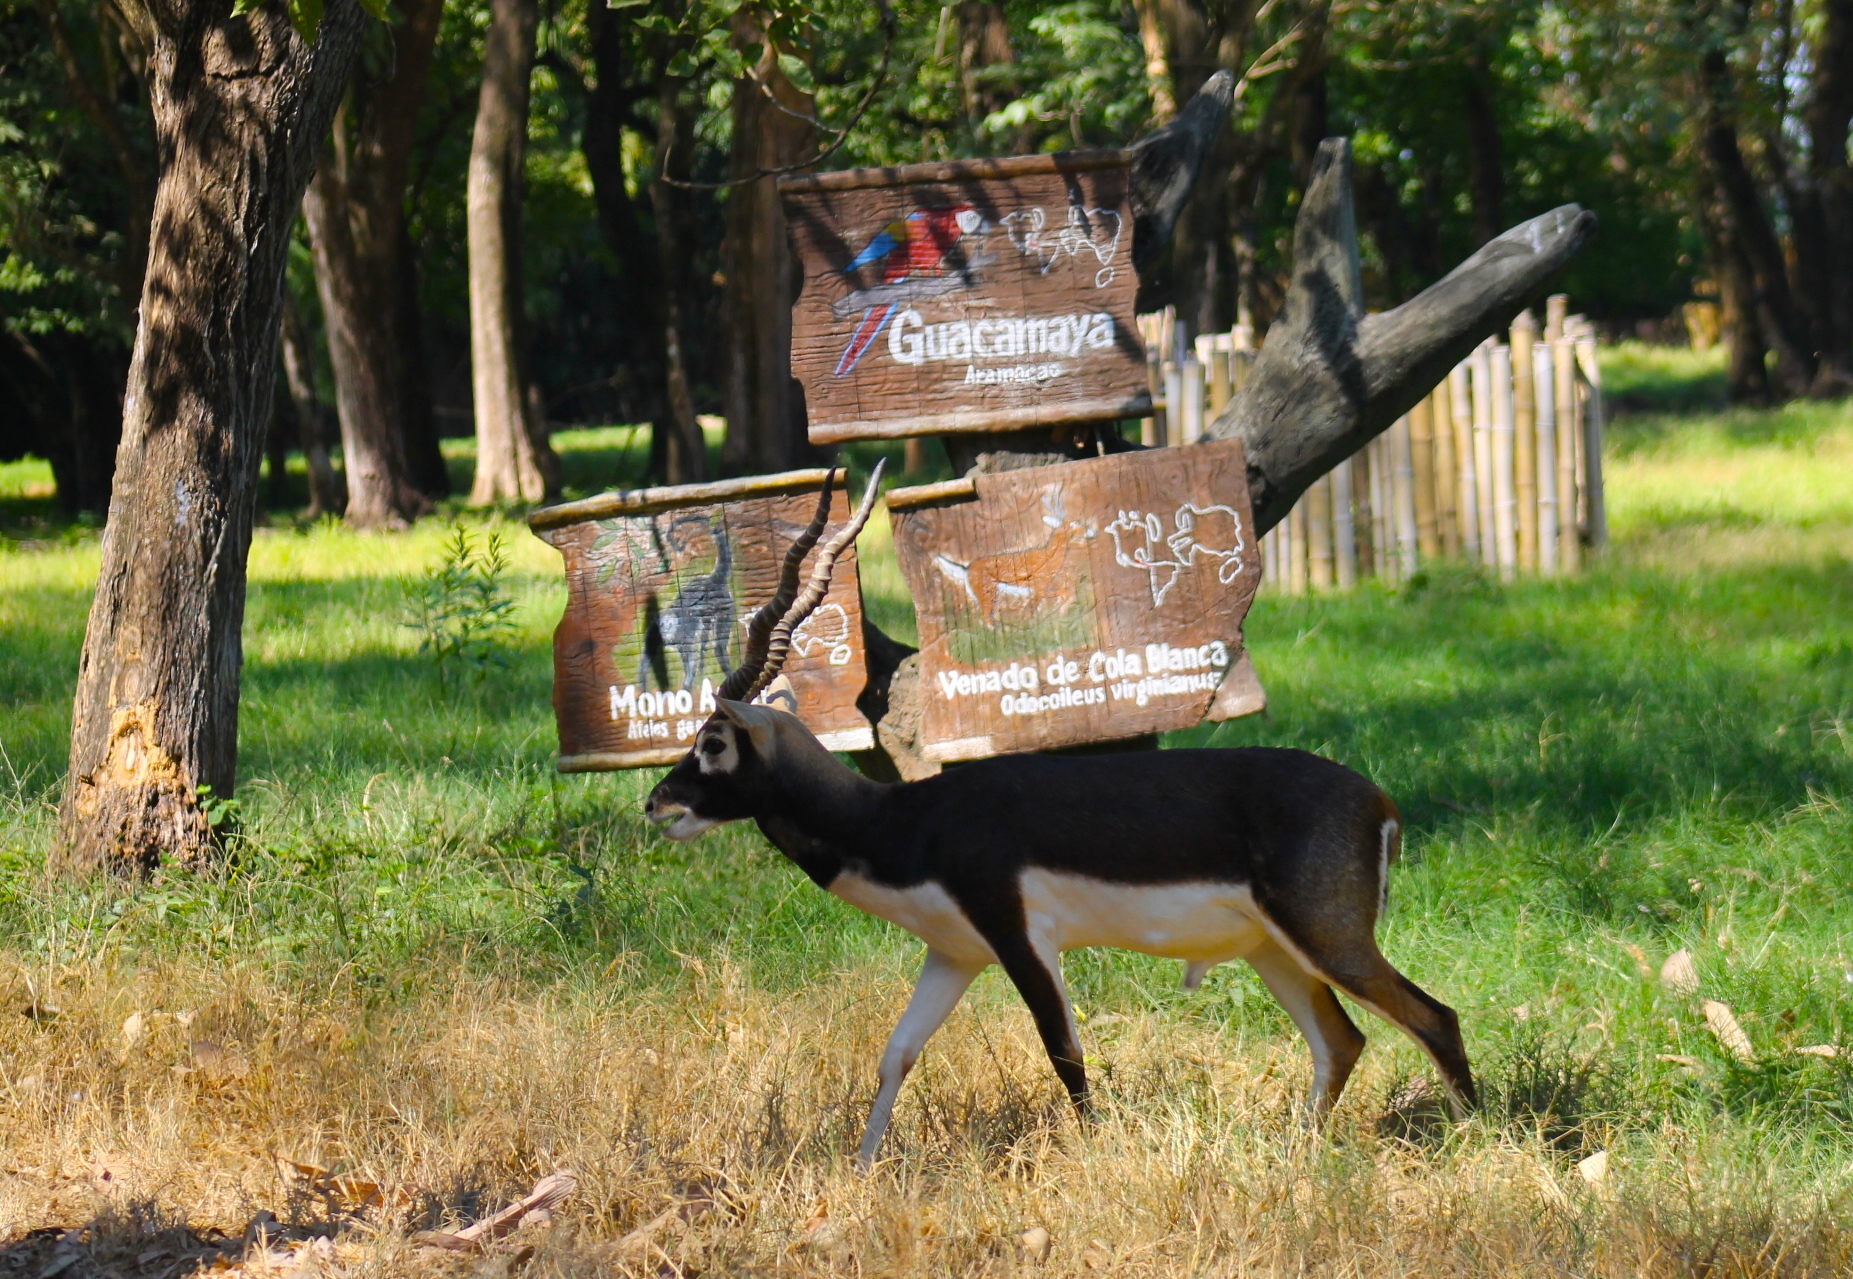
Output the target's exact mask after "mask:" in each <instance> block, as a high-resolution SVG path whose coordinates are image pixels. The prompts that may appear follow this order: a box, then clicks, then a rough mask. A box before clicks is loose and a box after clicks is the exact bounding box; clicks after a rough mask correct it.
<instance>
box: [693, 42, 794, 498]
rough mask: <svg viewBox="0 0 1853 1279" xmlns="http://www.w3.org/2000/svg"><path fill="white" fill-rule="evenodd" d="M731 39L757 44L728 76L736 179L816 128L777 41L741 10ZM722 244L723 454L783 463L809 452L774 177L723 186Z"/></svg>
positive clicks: (784, 157) (768, 163)
mask: <svg viewBox="0 0 1853 1279" xmlns="http://www.w3.org/2000/svg"><path fill="white" fill-rule="evenodd" d="M736 39H737V40H738V42H739V43H740V44H742V45H743V46H744V45H751V44H754V43H760V44H761V45H762V48H763V52H762V54H761V56H760V58H759V61H758V64H757V65H756V66H755V67H754V69H753V72H754V77H756V81H755V79H754V78H748V79H745V80H742V81H740V82H739V83H738V84H736V85H735V86H734V95H733V156H732V173H733V177H734V178H735V179H741V178H751V177H752V176H753V175H754V174H756V173H759V172H761V171H762V170H766V169H777V168H782V167H784V166H786V165H791V164H796V163H798V162H799V161H801V160H803V159H804V158H805V157H806V156H807V155H810V154H811V153H812V142H813V139H814V137H815V134H816V130H815V128H814V127H813V126H812V125H811V124H810V122H809V117H810V116H811V114H812V112H813V110H814V104H813V103H812V101H811V98H810V95H808V94H806V93H803V92H801V91H800V90H799V89H798V87H797V86H796V85H794V84H793V83H792V82H791V81H790V80H789V79H788V78H786V76H785V73H784V72H783V71H781V70H780V69H779V64H778V54H779V49H778V46H777V44H776V42H775V41H774V40H772V39H771V38H770V37H769V36H768V35H767V34H766V32H765V31H763V30H762V29H761V27H760V26H759V25H758V21H757V19H756V18H754V17H752V16H746V12H745V11H743V16H742V17H741V19H740V20H739V26H738V28H737V30H736ZM661 229H662V228H661V226H660V224H659V226H658V230H659V232H660V231H661ZM724 254H725V260H726V264H727V266H726V271H727V286H726V297H725V313H726V316H727V324H728V330H729V332H728V335H727V343H726V347H727V365H726V373H725V388H724V394H725V397H726V408H727V442H726V446H725V448H724V450H723V457H722V461H723V463H724V465H725V466H726V468H727V469H728V470H730V471H734V472H740V471H746V472H766V471H783V470H789V469H790V468H791V467H793V466H795V465H797V464H798V463H799V461H800V460H802V459H803V458H805V457H807V456H808V455H809V452H810V445H809V441H808V440H807V439H806V438H805V434H804V424H803V417H804V414H803V408H802V395H801V393H799V392H798V391H797V390H796V388H795V385H794V383H793V381H792V376H791V300H792V298H793V297H794V296H795V295H796V293H797V288H798V278H797V272H798V269H799V268H798V264H797V262H796V260H795V259H794V258H793V257H792V254H791V247H790V245H789V244H788V243H787V242H786V238H785V214H784V210H783V209H782V208H781V206H780V204H779V197H778V190H777V184H776V179H774V178H771V177H762V178H759V179H758V180H756V181H748V182H745V183H744V184H742V185H740V186H736V187H734V188H733V189H732V191H730V192H729V193H728V197H727V238H726V244H725V247H724Z"/></svg>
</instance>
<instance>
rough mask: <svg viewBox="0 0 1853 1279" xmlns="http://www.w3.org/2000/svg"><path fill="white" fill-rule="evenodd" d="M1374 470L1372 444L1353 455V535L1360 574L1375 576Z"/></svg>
mask: <svg viewBox="0 0 1853 1279" xmlns="http://www.w3.org/2000/svg"><path fill="white" fill-rule="evenodd" d="M1373 480H1374V472H1373V471H1372V470H1371V465H1370V445H1368V444H1366V445H1365V446H1364V447H1363V448H1361V449H1359V450H1358V451H1357V452H1356V453H1353V454H1352V455H1351V505H1352V508H1353V510H1354V511H1355V512H1356V514H1355V515H1354V517H1353V523H1352V536H1353V537H1354V538H1355V539H1356V541H1357V547H1358V576H1359V577H1360V578H1365V577H1373V576H1375V575H1376V572H1377V544H1376V542H1374V541H1373V540H1372V530H1371V509H1370V508H1371V503H1370V495H1371V492H1372V488H1371V485H1372V482H1373Z"/></svg>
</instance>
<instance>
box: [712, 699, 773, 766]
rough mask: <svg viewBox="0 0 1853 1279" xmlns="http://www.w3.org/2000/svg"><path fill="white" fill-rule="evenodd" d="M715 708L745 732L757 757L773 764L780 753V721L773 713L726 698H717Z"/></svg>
mask: <svg viewBox="0 0 1853 1279" xmlns="http://www.w3.org/2000/svg"><path fill="white" fill-rule="evenodd" d="M714 708H715V713H716V714H720V715H725V716H726V717H727V722H728V723H730V724H732V725H734V726H735V727H736V728H740V729H744V730H745V732H746V737H747V740H748V741H750V742H752V744H753V753H754V754H755V755H757V756H759V758H760V759H761V760H762V761H764V762H765V763H767V764H770V763H771V762H772V759H773V756H775V755H776V754H777V753H778V731H777V730H778V719H777V717H776V714H775V713H774V712H773V711H770V710H768V709H767V708H766V707H764V706H754V705H752V704H751V703H748V702H734V701H729V700H727V699H726V698H716V699H715V700H714Z"/></svg>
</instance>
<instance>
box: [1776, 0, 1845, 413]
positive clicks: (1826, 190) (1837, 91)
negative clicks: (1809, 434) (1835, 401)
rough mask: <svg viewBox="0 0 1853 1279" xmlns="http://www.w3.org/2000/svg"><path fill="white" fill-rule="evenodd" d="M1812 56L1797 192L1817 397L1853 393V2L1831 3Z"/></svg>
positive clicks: (1798, 246)
mask: <svg viewBox="0 0 1853 1279" xmlns="http://www.w3.org/2000/svg"><path fill="white" fill-rule="evenodd" d="M1820 24H1821V25H1820V32H1819V35H1818V37H1817V38H1816V39H1815V41H1814V47H1813V48H1812V49H1811V50H1810V61H1811V62H1812V63H1813V72H1812V74H1811V76H1810V78H1809V85H1808V97H1807V100H1806V102H1805V103H1804V104H1803V107H1802V111H1801V117H1802V123H1803V125H1804V127H1805V128H1806V129H1807V134H1808V163H1807V166H1806V169H1805V172H1804V174H1803V176H1802V178H1801V180H1800V182H1799V183H1797V184H1796V188H1795V190H1794V191H1793V192H1792V195H1791V201H1790V206H1791V209H1792V212H1793V216H1794V224H1795V259H1796V261H1797V263H1798V264H1799V265H1800V268H1801V269H1800V271H1799V273H1798V283H1799V285H1800V292H1801V294H1802V296H1803V298H1804V299H1805V300H1806V302H1807V303H1808V310H1809V312H1810V314H1811V318H1812V320H1813V322H1814V327H1815V335H1816V346H1817V356H1818V360H1819V363H1818V366H1817V368H1816V370H1815V377H1814V383H1813V385H1812V386H1811V387H1810V388H1809V389H1810V392H1811V393H1812V394H1814V395H1816V396H1829V395H1835V396H1837V395H1846V394H1848V393H1849V392H1853V170H1849V168H1848V165H1847V129H1848V127H1849V124H1853V0H1825V3H1823V4H1822V5H1821V7H1820Z"/></svg>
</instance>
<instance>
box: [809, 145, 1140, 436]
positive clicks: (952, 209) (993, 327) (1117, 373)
mask: <svg viewBox="0 0 1853 1279" xmlns="http://www.w3.org/2000/svg"><path fill="white" fill-rule="evenodd" d="M1130 163H1131V158H1130V153H1128V152H1125V151H1087V152H1070V153H1067V154H1064V155H1034V156H1016V157H1012V158H1009V159H997V160H961V161H953V162H948V163H944V164H916V165H907V166H905V167H902V168H895V169H852V170H848V171H845V172H841V173H826V174H819V175H817V176H814V177H799V178H781V179H779V191H780V194H781V195H782V196H783V198H784V206H785V216H786V221H787V223H788V225H789V227H790V230H791V237H792V243H793V245H794V246H795V248H796V250H797V253H798V257H799V259H800V261H801V263H802V264H803V271H804V286H803V290H802V292H801V293H800V294H799V296H798V299H797V302H796V303H795V305H794V306H793V308H792V345H791V366H792V373H793V374H794V375H795V376H796V377H797V378H798V380H799V381H800V382H801V383H802V384H803V387H804V395H805V409H806V412H807V413H808V415H809V421H810V435H811V440H812V442H813V443H817V444H833V443H837V442H840V441H843V440H854V439H871V438H895V437H899V436H909V435H938V434H945V433H948V432H960V431H1008V430H1019V429H1025V428H1029V427H1036V426H1049V425H1058V424H1061V423H1067V422H1084V421H1098V420H1101V419H1103V418H1121V417H1137V416H1140V415H1141V414H1143V413H1145V412H1147V411H1149V397H1148V396H1147V393H1146V381H1145V356H1144V351H1143V348H1142V346H1141V345H1140V341H1139V333H1138V326H1137V324H1136V323H1135V322H1134V318H1133V299H1134V295H1135V294H1136V293H1137V291H1138V284H1139V281H1138V275H1137V273H1136V272H1135V271H1134V269H1133V264H1132V231H1133V227H1132V211H1131V206H1130V200H1129V166H1130Z"/></svg>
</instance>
